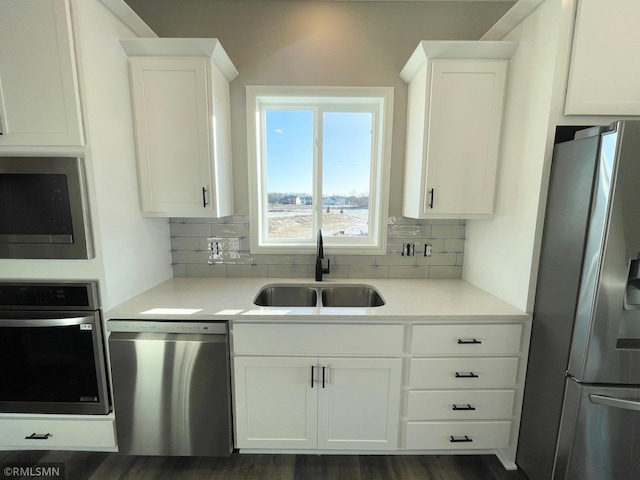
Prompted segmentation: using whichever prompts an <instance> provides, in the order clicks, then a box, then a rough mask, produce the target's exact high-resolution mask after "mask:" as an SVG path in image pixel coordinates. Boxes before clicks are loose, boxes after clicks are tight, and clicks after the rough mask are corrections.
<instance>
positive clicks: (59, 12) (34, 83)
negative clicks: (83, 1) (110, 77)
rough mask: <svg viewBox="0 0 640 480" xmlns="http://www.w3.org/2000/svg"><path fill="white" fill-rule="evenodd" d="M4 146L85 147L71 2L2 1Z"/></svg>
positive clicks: (0, 139)
mask: <svg viewBox="0 0 640 480" xmlns="http://www.w3.org/2000/svg"><path fill="white" fill-rule="evenodd" d="M0 45H2V47H1V48H0V132H1V135H0V148H1V147H4V146H12V147H13V146H46V145H83V144H84V138H83V133H82V120H81V114H80V101H79V95H78V83H77V76H76V62H75V56H74V50H73V38H72V31H71V19H70V13H69V3H68V1H67V0H2V1H1V2H0Z"/></svg>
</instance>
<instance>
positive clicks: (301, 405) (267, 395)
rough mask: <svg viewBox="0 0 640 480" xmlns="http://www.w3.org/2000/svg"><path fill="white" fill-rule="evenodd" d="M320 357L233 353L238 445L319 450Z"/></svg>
mask: <svg viewBox="0 0 640 480" xmlns="http://www.w3.org/2000/svg"><path fill="white" fill-rule="evenodd" d="M316 365H317V358H300V357H282V358H281V357H235V359H234V379H235V391H234V402H235V407H236V408H235V423H236V447H238V448H316V446H317V405H318V400H317V398H318V397H317V391H318V388H319V386H318V385H317V383H314V384H313V385H312V383H311V382H312V377H311V368H312V366H313V367H314V371H315V372H316V376H317V370H316Z"/></svg>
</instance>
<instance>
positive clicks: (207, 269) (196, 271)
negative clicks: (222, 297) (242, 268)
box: [187, 263, 227, 295]
mask: <svg viewBox="0 0 640 480" xmlns="http://www.w3.org/2000/svg"><path fill="white" fill-rule="evenodd" d="M187 276H188V277H217V278H226V277H227V266H226V265H219V264H215V265H208V264H206V263H205V264H192V263H190V264H188V265H187ZM212 295H213V292H212Z"/></svg>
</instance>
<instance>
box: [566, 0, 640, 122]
mask: <svg viewBox="0 0 640 480" xmlns="http://www.w3.org/2000/svg"><path fill="white" fill-rule="evenodd" d="M638 19H640V2H638V0H615V1H604V0H580V1H579V2H578V11H577V16H576V23H575V30H574V34H573V48H572V52H571V63H570V67H569V81H568V85H567V98H566V102H565V112H564V113H565V115H640V82H639V81H638V77H639V76H640V29H639V28H638Z"/></svg>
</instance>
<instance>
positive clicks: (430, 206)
mask: <svg viewBox="0 0 640 480" xmlns="http://www.w3.org/2000/svg"><path fill="white" fill-rule="evenodd" d="M435 196H436V195H435V192H434V189H433V188H432V189H430V190H429V208H433V198H434V197H435Z"/></svg>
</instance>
